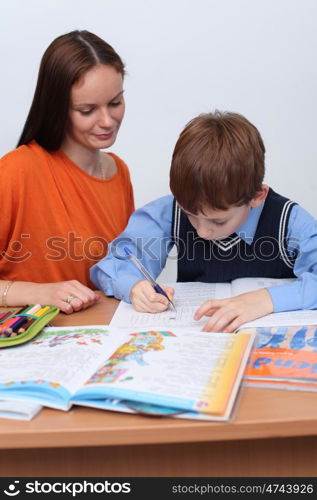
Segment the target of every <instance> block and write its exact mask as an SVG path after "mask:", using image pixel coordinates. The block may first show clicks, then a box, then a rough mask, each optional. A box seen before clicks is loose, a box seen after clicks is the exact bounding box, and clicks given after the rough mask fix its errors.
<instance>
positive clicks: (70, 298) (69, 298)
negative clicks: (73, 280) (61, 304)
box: [65, 293, 77, 304]
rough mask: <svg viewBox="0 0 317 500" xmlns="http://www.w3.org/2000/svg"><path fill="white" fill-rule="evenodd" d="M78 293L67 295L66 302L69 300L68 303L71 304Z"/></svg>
mask: <svg viewBox="0 0 317 500" xmlns="http://www.w3.org/2000/svg"><path fill="white" fill-rule="evenodd" d="M76 298H77V297H76V295H73V294H71V293H70V294H69V295H67V297H66V299H65V302H67V304H70V303H71V301H72V300H74V299H76Z"/></svg>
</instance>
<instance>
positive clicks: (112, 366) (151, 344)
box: [88, 330, 175, 384]
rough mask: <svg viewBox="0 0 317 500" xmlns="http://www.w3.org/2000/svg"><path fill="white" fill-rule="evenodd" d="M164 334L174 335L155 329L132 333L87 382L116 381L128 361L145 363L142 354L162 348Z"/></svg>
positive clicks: (140, 364) (142, 364)
mask: <svg viewBox="0 0 317 500" xmlns="http://www.w3.org/2000/svg"><path fill="white" fill-rule="evenodd" d="M166 336H169V337H171V336H172V337H174V336H175V335H174V333H172V332H168V331H156V330H149V331H146V332H138V333H132V334H131V337H132V338H131V339H130V340H129V341H128V342H126V343H124V344H122V345H121V346H120V347H119V348H118V349H117V350H116V351H115V352H114V353H113V355H112V356H111V357H110V358H109V361H107V362H106V363H105V364H104V366H102V367H101V368H100V369H99V370H98V371H97V373H95V375H94V376H93V377H92V378H91V379H90V380H89V382H88V383H90V384H91V383H94V384H97V383H105V382H108V383H111V382H114V381H116V380H117V379H118V378H119V377H122V375H123V374H124V373H125V372H126V371H127V370H126V369H125V365H126V364H127V362H129V361H135V362H136V363H137V364H138V365H139V366H145V365H147V362H146V360H145V359H144V354H145V353H147V352H149V351H161V350H163V349H164V346H163V339H164V337H166Z"/></svg>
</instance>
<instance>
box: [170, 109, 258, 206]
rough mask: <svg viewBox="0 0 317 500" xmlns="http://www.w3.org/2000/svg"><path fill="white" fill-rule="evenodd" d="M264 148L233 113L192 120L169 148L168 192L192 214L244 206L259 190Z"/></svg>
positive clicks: (250, 127) (255, 132) (245, 122)
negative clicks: (172, 151)
mask: <svg viewBox="0 0 317 500" xmlns="http://www.w3.org/2000/svg"><path fill="white" fill-rule="evenodd" d="M264 156H265V147H264V144H263V141H262V138H261V135H260V133H259V131H258V130H257V128H256V127H255V126H254V125H252V123H250V122H249V121H248V120H247V119H246V118H244V117H243V116H242V115H240V114H238V113H229V112H220V111H215V113H206V114H202V115H199V116H197V117H196V118H194V119H193V120H191V121H190V122H189V123H188V124H187V125H186V126H185V128H184V130H183V131H182V132H181V134H180V136H179V138H178V141H177V143H176V145H175V148H174V153H173V157H172V164H171V169H170V188H171V191H172V193H173V195H174V196H175V198H176V200H177V202H178V203H179V205H180V206H181V207H182V208H184V209H185V210H187V211H188V212H191V213H193V214H197V213H198V212H201V213H203V210H204V207H209V208H212V209H215V210H226V209H228V208H229V207H231V206H241V205H244V204H247V203H249V201H250V200H251V199H252V198H253V197H254V196H255V194H256V193H257V192H258V191H259V190H260V189H261V184H262V182H263V177H264Z"/></svg>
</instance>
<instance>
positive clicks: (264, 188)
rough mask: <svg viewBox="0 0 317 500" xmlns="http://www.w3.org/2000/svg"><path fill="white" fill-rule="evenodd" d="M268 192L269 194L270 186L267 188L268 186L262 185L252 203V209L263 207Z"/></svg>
mask: <svg viewBox="0 0 317 500" xmlns="http://www.w3.org/2000/svg"><path fill="white" fill-rule="evenodd" d="M268 192H269V186H267V185H266V184H262V186H261V189H260V191H257V193H256V194H255V196H254V197H253V198H252V200H251V201H250V207H251V208H255V207H258V206H259V205H261V203H262V202H263V201H264V200H265V198H266V197H267V193H268Z"/></svg>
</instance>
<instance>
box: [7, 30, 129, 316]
mask: <svg viewBox="0 0 317 500" xmlns="http://www.w3.org/2000/svg"><path fill="white" fill-rule="evenodd" d="M123 77H124V65H123V63H122V61H121V59H120V57H119V56H118V54H117V53H116V52H115V51H114V49H113V48H112V47H111V46H110V45H108V44H107V43H106V42H105V41H103V40H101V39H100V38H99V37H97V36H96V35H94V34H92V33H89V32H87V31H73V32H71V33H68V34H65V35H62V36H60V37H58V38H56V39H55V40H54V41H53V42H52V43H51V45H50V46H49V47H48V48H47V50H46V52H45V53H44V55H43V58H42V61H41V65H40V70H39V76H38V82H37V86H36V90H35V94H34V98H33V103H32V105H31V108H30V111H29V115H28V117H27V120H26V123H25V126H24V129H23V132H22V135H21V137H20V140H19V143H18V147H17V149H15V150H14V151H11V152H9V153H8V154H6V155H5V156H4V157H3V158H2V159H1V160H0V204H1V212H2V216H1V218H2V221H1V227H0V278H1V280H0V305H2V306H17V305H24V304H35V303H39V304H53V305H57V306H58V307H59V308H60V309H61V310H62V311H64V312H65V313H71V312H73V311H79V310H81V309H83V308H86V307H88V306H90V305H91V304H93V303H94V302H96V301H97V300H98V298H99V295H98V294H97V293H95V292H94V291H93V290H92V289H91V287H93V285H92V283H91V282H90V280H89V268H90V267H91V265H92V264H94V263H95V262H96V261H98V260H100V258H101V257H103V256H104V255H105V254H106V249H107V245H108V242H109V241H111V240H112V239H114V238H115V237H116V236H117V235H118V234H119V233H120V232H121V231H122V230H123V229H124V227H125V226H126V224H127V221H128V218H129V216H130V214H131V213H132V211H133V210H134V202H133V191H132V186H131V182H130V176H129V171H128V168H127V166H126V165H125V163H124V162H123V161H122V160H121V159H120V158H119V157H118V156H116V155H114V154H113V153H108V154H105V153H101V152H100V149H104V148H109V147H110V146H112V145H113V143H114V142H115V140H116V136H117V133H118V130H119V128H120V124H121V121H122V118H123V115H124V109H125V103H124V97H123Z"/></svg>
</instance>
